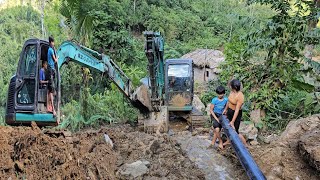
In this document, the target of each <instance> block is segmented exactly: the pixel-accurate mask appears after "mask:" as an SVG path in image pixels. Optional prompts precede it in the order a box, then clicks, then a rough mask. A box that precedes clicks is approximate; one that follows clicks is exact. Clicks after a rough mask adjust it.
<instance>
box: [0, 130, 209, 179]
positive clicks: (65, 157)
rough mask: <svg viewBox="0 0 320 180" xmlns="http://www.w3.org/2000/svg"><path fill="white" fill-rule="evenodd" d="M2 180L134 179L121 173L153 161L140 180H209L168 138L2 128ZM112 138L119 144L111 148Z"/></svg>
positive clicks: (131, 133) (128, 132)
mask: <svg viewBox="0 0 320 180" xmlns="http://www.w3.org/2000/svg"><path fill="white" fill-rule="evenodd" d="M0 134H1V135H0V145H1V148H0V177H1V178H0V179H133V176H130V175H127V174H125V175H123V174H122V173H120V169H121V168H122V166H123V165H124V164H126V163H128V164H130V163H133V162H136V161H138V160H141V161H148V162H149V164H148V169H147V173H146V174H144V175H141V176H139V177H135V179H142V178H143V179H204V174H203V173H202V172H201V171H200V170H199V169H198V168H197V167H196V166H195V164H194V163H193V162H191V161H190V159H189V158H187V157H186V155H185V154H184V152H182V150H181V148H180V146H179V144H178V143H177V142H176V141H174V140H172V139H171V138H170V137H169V136H168V135H166V134H162V135H149V134H145V133H142V132H138V131H135V130H134V129H132V128H131V127H129V126H117V127H112V128H103V129H100V130H97V131H95V130H87V131H82V132H81V133H76V134H73V135H72V136H71V134H70V133H69V132H64V133H63V132H53V131H51V130H40V129H39V128H38V127H36V126H33V127H4V126H1V127H0ZM104 134H108V135H109V137H110V138H111V139H112V141H113V143H114V147H113V148H112V147H111V145H110V144H108V143H106V141H105V137H104Z"/></svg>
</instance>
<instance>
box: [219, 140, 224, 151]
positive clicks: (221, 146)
mask: <svg viewBox="0 0 320 180" xmlns="http://www.w3.org/2000/svg"><path fill="white" fill-rule="evenodd" d="M219 148H220V149H221V150H222V149H223V144H222V142H219Z"/></svg>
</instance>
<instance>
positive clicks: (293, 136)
mask: <svg viewBox="0 0 320 180" xmlns="http://www.w3.org/2000/svg"><path fill="white" fill-rule="evenodd" d="M319 124H320V114H316V115H312V116H310V117H306V118H302V119H299V120H295V121H290V122H289V124H288V125H287V127H286V130H285V131H284V132H283V133H282V134H281V136H280V138H279V139H278V141H280V142H282V143H284V144H286V145H289V144H291V145H293V146H296V145H297V142H298V140H299V138H300V137H301V135H302V134H304V133H305V132H306V131H309V130H311V129H314V128H315V127H317V126H318V125H319Z"/></svg>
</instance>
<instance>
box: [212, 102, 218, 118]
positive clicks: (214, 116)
mask: <svg viewBox="0 0 320 180" xmlns="http://www.w3.org/2000/svg"><path fill="white" fill-rule="evenodd" d="M213 109H214V104H212V103H211V105H210V114H211V115H212V116H213V118H214V119H215V120H217V121H218V122H219V119H218V117H217V116H216V114H215V113H214V112H213Z"/></svg>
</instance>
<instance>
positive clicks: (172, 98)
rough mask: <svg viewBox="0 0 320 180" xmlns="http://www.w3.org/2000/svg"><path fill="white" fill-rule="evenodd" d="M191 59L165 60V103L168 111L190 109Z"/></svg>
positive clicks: (191, 94)
mask: <svg viewBox="0 0 320 180" xmlns="http://www.w3.org/2000/svg"><path fill="white" fill-rule="evenodd" d="M192 66H193V64H192V60H189V59H168V60H166V66H165V67H166V76H165V96H166V97H167V98H165V105H166V106H168V110H169V111H191V110H192V100H193V68H192Z"/></svg>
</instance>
